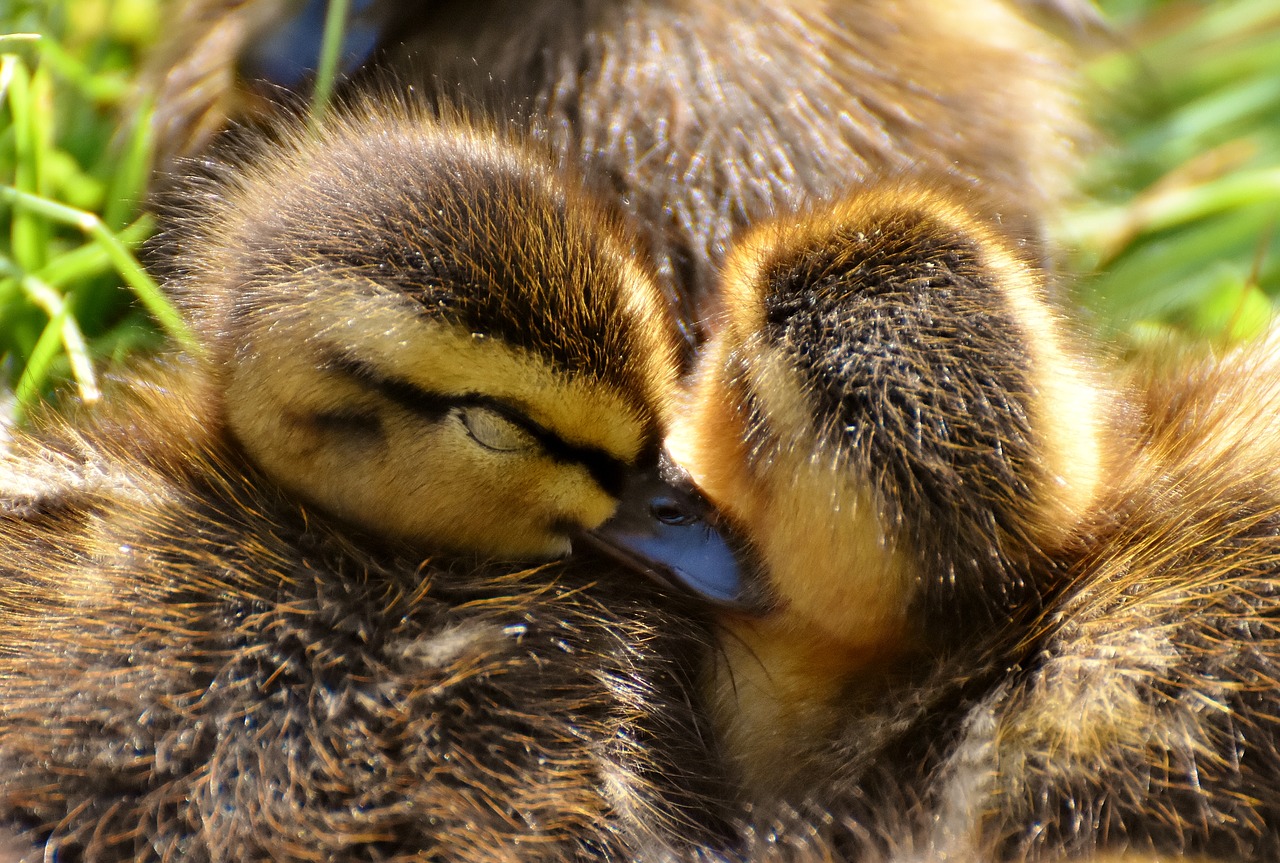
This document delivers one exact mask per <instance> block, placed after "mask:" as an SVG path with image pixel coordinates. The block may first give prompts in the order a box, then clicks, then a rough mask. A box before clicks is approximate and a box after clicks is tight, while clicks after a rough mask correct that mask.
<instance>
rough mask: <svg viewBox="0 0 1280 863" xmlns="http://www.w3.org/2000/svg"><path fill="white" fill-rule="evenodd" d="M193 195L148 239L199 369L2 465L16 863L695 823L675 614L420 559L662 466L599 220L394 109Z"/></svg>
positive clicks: (506, 156) (5, 701)
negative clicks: (166, 229)
mask: <svg viewBox="0 0 1280 863" xmlns="http://www.w3.org/2000/svg"><path fill="white" fill-rule="evenodd" d="M370 110H373V109H370ZM203 197H204V200H203V202H202V203H200V204H199V205H198V209H197V211H196V213H195V214H194V215H191V216H190V217H189V218H188V219H187V221H186V222H185V223H184V224H182V225H181V226H180V227H179V228H178V229H176V231H175V234H174V236H172V237H171V238H170V242H171V243H173V244H174V253H173V254H174V257H175V261H176V265H177V266H179V267H180V268H181V274H180V275H179V276H178V278H177V281H176V282H175V284H174V289H175V292H176V293H177V294H178V295H179V296H180V297H181V298H182V299H183V301H184V303H185V304H186V306H187V308H188V311H189V313H190V315H191V320H192V323H193V324H194V326H195V328H196V330H197V331H198V332H199V333H200V334H201V335H202V338H203V340H204V341H205V343H206V345H207V355H205V356H203V357H194V358H187V359H185V360H172V361H171V362H170V363H169V370H167V371H166V370H164V369H161V370H160V371H157V372H155V373H153V374H149V375H148V374H141V375H139V376H138V378H137V379H133V380H130V381H129V383H128V385H127V387H126V388H125V391H124V392H121V393H119V394H118V395H117V397H116V399H115V400H108V405H107V406H106V407H104V408H103V409H102V410H101V411H100V412H97V413H92V414H90V415H87V416H85V417H82V418H79V419H78V420H77V421H76V422H75V423H74V424H67V423H62V422H60V421H57V420H55V419H45V420H44V421H41V422H40V423H38V424H37V428H36V429H35V430H34V431H33V432H30V433H18V434H17V435H16V436H15V439H14V440H13V441H12V442H11V444H10V445H9V446H8V447H7V448H6V449H5V451H4V452H3V454H0V829H2V830H5V831H8V832H10V833H11V834H12V836H11V837H10V838H12V839H14V842H15V843H16V844H17V845H18V846H20V847H21V851H20V852H18V855H17V856H18V859H21V860H39V859H51V858H57V859H64V860H85V861H112V860H172V859H178V858H181V859H184V860H202V859H207V860H215V859H216V860H249V859H255V860H256V859H270V860H276V861H293V860H297V861H301V860H362V859H367V860H374V859H376V860H410V859H413V860H421V859H448V860H464V861H465V860H474V861H480V860H484V861H489V860H494V859H522V860H525V859H543V860H555V861H560V860H565V859H591V860H595V859H600V857H602V856H603V857H606V858H608V857H613V858H616V859H633V857H634V856H635V855H638V854H640V853H641V849H643V848H646V847H648V848H650V850H652V851H653V853H655V854H657V853H659V851H661V852H662V853H667V854H670V853H674V849H678V848H680V847H683V846H685V845H687V844H689V843H692V842H695V841H696V840H697V839H698V838H700V837H705V836H706V835H708V834H709V833H712V832H714V830H715V824H716V816H715V814H714V797H713V796H712V793H713V792H715V791H716V788H715V782H714V776H715V773H716V769H715V765H714V763H713V762H712V761H711V758H710V755H709V752H708V747H707V744H706V743H705V742H704V741H705V740H706V739H707V737H708V735H707V734H706V733H704V730H703V729H702V727H701V725H702V721H701V719H700V718H699V716H698V714H697V713H696V712H695V710H694V709H693V707H692V706H691V700H692V699H691V696H690V692H689V689H690V686H689V684H688V682H687V681H686V680H685V672H684V670H683V669H684V667H685V666H684V660H683V659H682V657H683V656H685V655H687V654H690V653H693V652H694V651H695V650H696V648H697V646H698V642H699V639H700V636H699V634H698V633H699V629H700V623H699V621H698V619H697V618H696V616H690V615H686V614H684V613H682V612H681V611H680V610H679V609H678V608H677V607H675V604H673V603H672V602H671V601H670V600H669V599H667V598H665V595H664V594H663V593H662V592H661V591H660V590H656V589H650V588H649V586H648V584H649V583H648V582H647V581H641V582H638V583H637V581H636V579H635V578H629V577H628V574H627V573H624V572H622V571H621V570H619V569H618V568H616V567H611V566H609V565H607V564H606V563H605V562H603V561H600V560H596V561H595V562H594V564H592V563H589V562H588V563H582V564H577V565H569V564H552V565H548V566H547V567H546V568H543V569H541V570H535V571H522V570H520V569H519V568H518V567H511V566H507V567H502V566H498V565H496V564H494V565H490V566H489V567H487V568H483V567H482V568H477V564H475V563H474V562H468V561H467V560H465V559H461V560H460V562H459V563H457V564H454V565H452V566H450V565H446V563H445V562H442V560H441V558H439V557H437V558H436V559H435V560H434V561H432V562H429V563H423V562H421V561H422V559H423V557H424V553H425V552H426V551H442V550H449V551H453V552H477V553H484V554H486V555H489V556H519V557H545V556H553V555H557V554H561V553H562V552H563V551H564V550H565V549H566V547H567V545H568V543H569V542H570V541H571V539H572V537H573V536H574V535H575V534H577V533H579V532H581V531H583V530H584V529H592V528H598V527H599V526H600V524H601V523H602V522H603V521H604V520H605V519H607V518H608V516H609V515H610V513H611V512H612V510H613V509H614V507H615V506H616V503H617V500H618V497H619V496H620V495H621V494H622V492H623V490H624V486H625V484H626V479H627V476H628V474H630V473H635V472H636V471H637V470H639V469H643V468H644V467H645V466H646V464H648V465H649V466H650V467H653V468H656V464H654V463H656V455H657V444H658V440H659V435H660V431H661V421H662V418H663V415H664V412H665V411H666V410H667V405H666V400H667V399H668V397H669V393H668V390H669V389H670V388H671V387H672V385H673V384H674V376H675V363H676V351H677V348H676V336H675V332H674V328H673V327H672V325H671V319H670V316H669V313H668V311H667V310H666V307H665V305H664V304H663V302H662V298H661V295H660V293H659V291H658V289H657V288H656V287H655V286H654V284H653V280H652V279H651V278H650V277H649V276H648V274H647V272H646V270H645V269H644V267H643V266H642V265H641V264H638V263H636V259H637V257H638V255H637V251H636V248H635V245H634V241H632V240H631V239H630V238H629V235H627V234H626V232H625V231H623V230H622V229H621V227H620V223H619V222H618V221H617V220H615V219H614V218H613V217H611V216H610V215H609V214H608V211H607V210H606V209H604V208H602V207H600V206H598V205H595V204H594V203H592V202H591V200H590V199H589V198H588V197H586V196H585V195H584V194H582V193H581V192H580V191H579V190H578V189H577V188H576V187H575V185H574V183H573V181H572V179H571V178H569V177H567V176H565V175H562V174H561V173H559V172H557V171H555V170H552V169H551V168H549V167H547V165H546V163H545V162H544V161H542V160H540V159H539V158H537V157H536V154H535V153H533V152H532V151H530V150H529V149H528V148H525V147H522V146H520V145H518V144H515V143H508V142H504V141H503V140H501V139H500V138H499V137H498V136H497V135H495V134H493V133H491V132H486V131H484V129H483V128H482V127H481V126H479V125H478V124H477V123H476V122H474V121H472V122H469V123H467V124H466V125H462V124H461V123H460V122H455V121H451V120H449V119H433V118H431V117H428V116H426V115H425V114H424V113H414V112H411V111H408V110H407V109H405V110H394V109H393V110H388V109H386V108H381V109H378V110H377V112H376V113H373V114H372V115H369V116H364V115H355V114H352V115H349V116H347V117H346V118H345V119H342V120H339V121H336V122H335V123H334V124H332V125H330V126H328V127H327V128H325V129H323V130H321V131H320V132H319V133H318V134H317V135H316V136H315V137H311V136H308V135H306V134H304V133H299V134H298V135H297V136H296V137H295V138H293V139H291V140H290V141H289V142H287V143H285V144H283V145H279V146H277V147H276V148H274V149H272V150H271V159H270V161H269V163H266V162H262V163H256V164H245V165H240V166H237V167H236V168H235V169H234V170H232V171H229V172H224V173H223V176H222V177H221V178H220V179H219V180H217V181H216V182H215V183H213V184H212V185H209V184H206V185H205V186H204V187H203ZM602 537H607V534H603V533H599V532H597V534H596V538H597V540H600V541H603V540H602V539H601V538H602ZM623 545H625V542H624V543H623ZM645 550H651V549H650V547H649V546H645ZM601 583H607V584H609V587H608V588H607V589H604V588H601V587H600V586H599V585H600V584H601ZM615 588H616V589H615Z"/></svg>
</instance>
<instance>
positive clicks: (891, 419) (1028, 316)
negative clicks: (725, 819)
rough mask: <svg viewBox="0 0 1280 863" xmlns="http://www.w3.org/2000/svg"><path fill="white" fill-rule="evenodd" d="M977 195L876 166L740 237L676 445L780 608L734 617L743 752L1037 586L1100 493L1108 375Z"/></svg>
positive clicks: (977, 626) (809, 719)
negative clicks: (882, 177)
mask: <svg viewBox="0 0 1280 863" xmlns="http://www.w3.org/2000/svg"><path fill="white" fill-rule="evenodd" d="M972 212H973V211H972V210H971V209H970V208H969V207H968V206H966V205H962V204H961V203H959V202H957V201H955V200H952V198H951V197H950V196H948V195H947V194H946V193H939V192H936V191H929V190H927V189H925V188H917V187H913V186H901V185H896V186H892V187H887V188H884V187H873V188H870V189H868V190H865V191H863V192H860V193H857V194H855V195H853V196H852V197H850V198H848V199H846V200H844V201H842V202H840V203H839V204H837V205H835V206H833V207H831V208H830V209H828V210H823V211H821V212H815V213H811V214H809V215H807V216H804V217H801V218H795V219H788V220H784V221H780V222H777V223H773V224H768V225H763V226H760V227H759V228H757V229H755V230H753V231H752V232H750V233H749V234H747V235H746V236H745V237H744V238H742V240H741V241H740V242H738V243H737V244H736V247H735V249H734V250H733V252H732V253H731V255H730V258H729V261H728V264H727V266H726V270H725V272H724V276H723V282H722V303H723V307H722V310H721V312H720V314H719V317H718V319H717V320H716V321H715V322H714V323H713V325H712V330H713V332H712V336H711V339H710V342H709V344H708V346H707V347H706V349H705V353H704V355H703V356H702V357H701V359H700V361H699V367H698V369H697V371H696V373H695V379H694V382H693V384H692V385H691V388H690V393H691V394H690V398H689V404H688V406H687V410H685V411H684V412H683V413H682V415H681V418H680V419H679V420H677V423H676V426H675V427H674V429H673V432H672V434H671V437H670V439H669V447H670V449H671V451H672V454H673V456H674V457H675V459H676V460H677V461H678V462H680V463H681V464H683V465H684V466H685V467H686V468H688V469H689V470H690V471H691V473H692V475H693V478H694V480H695V481H696V482H697V484H698V486H699V487H700V488H701V489H702V491H703V492H704V493H705V494H706V495H707V496H708V498H709V499H710V500H711V501H712V502H713V503H714V504H715V505H716V506H717V507H718V508H719V509H720V510H721V511H722V512H723V513H724V514H725V515H727V517H728V518H729V519H730V520H731V521H732V522H734V523H736V524H737V525H738V526H739V527H740V528H741V531H742V533H744V534H745V535H746V536H748V537H750V540H751V543H752V545H753V547H754V551H755V555H756V557H757V559H758V560H759V562H760V565H761V567H762V573H761V575H762V581H763V582H764V590H765V592H766V593H767V594H768V595H769V596H770V597H771V602H772V606H773V610H772V612H770V613H769V614H767V615H765V616H764V617H762V618H760V619H758V620H750V619H746V618H738V617H734V616H729V617H728V619H727V621H726V625H727V626H728V627H729V628H730V630H732V631H733V633H734V637H733V638H731V639H726V640H725V644H726V653H727V654H728V657H729V665H730V666H731V668H730V671H731V672H732V676H733V682H732V686H725V687H722V689H724V690H725V691H726V692H728V693H729V694H725V693H723V692H722V695H723V696H724V697H725V698H731V700H732V701H733V705H732V707H731V708H729V709H728V713H731V714H732V717H731V719H730V720H729V723H730V725H732V726H734V727H736V728H737V731H736V732H731V733H730V735H729V736H730V738H731V742H730V748H731V749H732V748H734V747H735V746H741V747H745V748H750V747H752V746H754V745H755V743H754V742H753V738H755V737H759V736H761V735H770V734H772V735H777V734H779V733H780V732H779V730H778V729H780V728H782V727H785V726H786V725H787V722H786V720H785V719H780V718H779V716H778V715H777V713H778V712H779V711H787V712H790V714H791V720H792V722H793V724H794V723H798V724H800V725H810V726H811V725H813V724H814V723H819V724H820V722H821V721H822V719H821V716H820V714H822V712H823V710H825V709H826V707H827V706H829V705H826V704H825V703H824V702H823V699H824V698H825V697H826V695H828V694H830V693H831V692H832V691H833V689H835V688H838V687H839V685H841V682H842V681H846V680H848V679H849V677H850V675H852V674H853V673H854V672H865V671H868V670H869V669H875V668H878V667H884V666H886V665H888V664H891V661H892V658H893V657H902V656H903V655H906V654H911V653H913V652H914V651H918V650H920V649H924V650H933V649H945V645H947V644H949V643H954V642H952V638H953V637H959V638H963V637H964V636H965V635H967V634H972V633H974V632H984V631H986V630H989V629H990V628H991V627H992V625H993V624H998V623H999V621H1000V620H1001V619H1002V618H1004V617H1007V616H1008V615H1009V614H1010V613H1011V611H1012V610H1015V609H1017V608H1018V607H1019V606H1020V605H1022V604H1031V603H1032V602H1033V600H1034V597H1035V595H1036V592H1037V591H1038V590H1040V589H1043V587H1044V585H1042V584H1038V583H1037V579H1038V578H1039V577H1040V572H1041V570H1040V568H1038V567H1037V566H1036V565H1035V564H1036V562H1037V561H1039V560H1041V559H1043V558H1045V557H1047V556H1048V555H1050V554H1052V552H1053V550H1054V549H1055V548H1060V547H1062V546H1063V545H1064V544H1065V543H1068V542H1069V541H1070V540H1071V537H1072V535H1073V531H1074V530H1076V528H1077V526H1078V525H1079V524H1080V522H1081V519H1082V518H1084V516H1085V515H1086V514H1087V513H1088V511H1089V509H1090V506H1091V503H1092V501H1093V500H1094V498H1095V496H1096V495H1097V494H1098V493H1099V487H1100V486H1101V484H1102V481H1103V474H1104V458H1103V452H1102V444H1101V435H1102V427H1103V424H1104V405H1103V402H1104V399H1103V395H1102V388H1101V385H1100V383H1099V382H1098V381H1097V380H1096V379H1095V376H1094V374H1093V372H1092V371H1091V366H1090V364H1089V362H1088V361H1087V360H1086V359H1085V358H1084V357H1083V355H1082V354H1081V353H1080V352H1079V351H1078V350H1077V349H1076V348H1075V347H1073V340H1072V339H1071V337H1070V334H1069V332H1068V331H1067V327H1065V326H1064V324H1063V323H1062V321H1061V320H1060V318H1059V317H1058V316H1057V315H1056V314H1055V312H1054V311H1053V309H1052V306H1051V304H1050V302H1049V301H1048V299H1047V297H1046V288H1045V284H1044V278H1043V276H1042V274H1041V273H1039V272H1038V271H1037V270H1036V269H1035V268H1034V267H1032V266H1031V265H1030V264H1028V263H1027V262H1026V261H1024V260H1023V259H1022V257H1021V256H1020V255H1019V254H1018V251H1017V248H1016V246H1015V245H1013V244H1011V243H1009V242H1007V241H1006V240H1004V239H1002V238H1001V237H999V236H998V235H997V234H996V233H995V232H994V231H993V230H992V229H991V228H989V227H988V226H987V223H986V221H985V220H984V219H982V218H978V217H975V216H974V215H972V214H971V213H972ZM735 650H737V651H739V653H741V654H743V655H742V656H740V657H739V658H740V659H741V662H737V661H735V658H734V651H735ZM757 666H758V668H757ZM753 669H754V670H753ZM753 676H755V677H757V678H759V679H758V680H756V681H755V683H753V682H752V680H751V678H752V677H753ZM753 686H754V687H755V688H756V689H757V690H759V692H758V693H757V694H758V695H759V696H760V697H759V699H757V700H758V701H763V702H771V703H772V704H773V708H771V710H763V711H762V710H761V709H757V708H753V707H752V706H751V705H749V704H747V702H748V701H750V700H751V699H752V698H754V697H755V696H753V695H751V694H749V693H751V692H752V689H753ZM805 705H808V706H807V707H806V706H805ZM753 710H754V711H755V713H754V714H753ZM806 710H809V711H810V713H809V714H807V715H800V714H804V712H805V711H806ZM735 735H736V738H737V740H736V743H735ZM793 742H794V739H793ZM776 766H777V765H776V764H774V765H770V766H769V767H768V768H767V769H762V770H760V771H759V775H760V776H761V777H763V778H765V779H766V780H767V777H768V776H769V772H770V771H771V770H773V769H774V768H775V767H776ZM775 775H776V774H775Z"/></svg>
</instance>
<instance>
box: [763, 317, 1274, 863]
mask: <svg viewBox="0 0 1280 863" xmlns="http://www.w3.org/2000/svg"><path fill="white" fill-rule="evenodd" d="M1129 377H1130V378H1131V379H1130V380H1129V381H1128V385H1129V387H1130V388H1131V390H1130V392H1131V394H1132V398H1133V404H1132V409H1133V415H1132V417H1131V419H1133V424H1132V426H1131V427H1130V428H1129V432H1130V434H1132V435H1133V437H1132V439H1131V440H1129V441H1128V444H1127V446H1128V450H1129V451H1128V453H1127V457H1126V458H1125V459H1123V460H1121V461H1120V462H1119V465H1118V470H1116V471H1115V472H1114V474H1112V475H1111V478H1110V481H1109V482H1108V484H1107V485H1108V487H1107V488H1106V490H1105V492H1104V493H1103V494H1102V495H1101V496H1100V498H1099V500H1098V502H1097V503H1096V504H1095V512H1094V513H1093V514H1092V515H1091V516H1090V517H1089V518H1088V520H1087V523H1086V525H1085V526H1084V529H1083V530H1082V531H1081V532H1080V537H1079V538H1078V540H1077V541H1076V542H1075V543H1074V544H1073V547H1071V548H1069V549H1067V550H1066V551H1065V553H1063V554H1062V555H1061V556H1060V558H1059V566H1060V569H1061V572H1062V573H1063V574H1062V577H1061V579H1060V580H1061V585H1062V586H1061V589H1060V590H1058V591H1057V592H1056V593H1055V594H1054V595H1053V596H1051V597H1049V598H1048V599H1047V600H1046V602H1045V603H1044V606H1043V609H1042V611H1040V613H1039V614H1037V615H1036V616H1035V617H1034V619H1033V620H1032V621H1031V625H1029V626H1022V627H1018V628H1015V629H1012V630H1007V631H1006V632H1004V633H1002V634H1001V635H1000V637H997V638H996V639H994V640H993V643H994V644H996V645H997V646H998V648H999V649H998V650H996V649H992V650H990V651H989V652H988V655H987V656H986V657H979V660H978V661H975V657H974V656H973V655H972V654H960V653H957V654H953V655H951V656H949V657H946V658H945V659H944V661H942V662H939V663H937V664H936V665H935V667H934V668H933V669H931V671H930V672H929V674H927V675H925V676H924V677H923V679H922V682H921V683H920V685H919V686H917V687H915V688H914V689H910V690H907V689H904V690H900V691H897V692H894V693H891V695H890V697H889V698H886V699H885V700H884V701H883V702H882V703H880V704H878V705H876V706H875V708H874V709H873V710H864V711H860V712H859V713H853V712H851V713H850V714H849V717H848V718H850V720H851V721H850V723H849V724H848V726H847V727H844V728H842V729H840V731H839V732H838V733H837V734H836V735H833V737H834V739H833V741H832V742H830V744H829V746H828V747H827V748H826V749H825V751H824V752H823V753H822V757H823V758H824V759H825V760H826V763H827V764H828V765H830V766H831V768H832V769H830V770H828V771H824V772H822V773H815V774H813V775H814V777H815V778H816V780H817V781H815V782H811V783H810V785H809V786H808V788H806V789H805V793H804V794H803V795H800V798H798V799H803V802H802V803H799V804H796V806H795V807H794V808H791V807H786V806H784V807H782V809H781V810H780V811H781V815H780V816H778V818H777V820H776V822H773V823H771V822H770V821H769V819H768V818H765V819H764V820H763V821H762V822H761V823H760V824H759V825H758V827H757V831H756V833H755V835H754V840H755V843H756V844H757V846H758V847H757V848H756V849H754V851H753V854H752V859H788V860H809V859H813V860H829V859H832V857H833V856H835V857H837V858H838V859H856V860H884V859H891V860H921V859H927V860H955V859H959V860H972V861H1003V860H1028V861H1039V860H1062V859H1086V860H1108V861H1111V860H1123V861H1135V863H1136V861H1142V863H1150V861H1158V860H1170V859H1179V860H1195V861H1210V860H1214V861H1226V860H1231V861H1258V863H1262V861H1271V860H1275V859H1277V856H1278V855H1280V828H1278V827H1277V825H1280V755H1278V754H1277V753H1278V752H1280V739H1277V738H1278V737H1280V734H1278V732H1277V727H1280V694H1278V693H1280V686H1278V685H1277V683H1278V681H1280V633H1278V630H1277V626H1276V619H1277V609H1280V494H1278V493H1277V488H1278V487H1280V486H1278V484H1277V482H1276V480H1277V467H1276V465H1277V459H1276V448H1277V443H1276V441H1277V434H1278V433H1280V425H1278V424H1277V417H1280V333H1277V332H1273V333H1272V334H1271V335H1270V336H1269V337H1267V339H1265V340H1263V341H1261V342H1259V343H1255V344H1252V345H1245V346H1242V347H1240V348H1238V349H1236V350H1235V351H1234V352H1233V353H1232V354H1230V355H1228V356H1226V357H1225V358H1213V357H1209V358H1195V359H1189V360H1188V359H1183V360H1180V361H1175V362H1169V361H1168V360H1167V359H1166V360H1165V361H1163V362H1159V363H1155V362H1153V363H1151V365H1150V367H1146V368H1140V369H1137V370H1134V371H1131V372H1130V373H1129ZM1002 640H1003V641H1004V642H1005V643H1003V644H1000V643H999V642H1000V641H1002ZM984 660H985V661H984ZM877 713H878V715H876V714H877ZM793 802H794V800H793ZM774 811H779V810H776V809H775V810H774ZM778 837H785V839H784V840H782V841H781V842H780V840H779V838H778ZM783 843H785V847H786V848H787V849H788V850H787V852H786V854H784V855H782V856H779V854H778V850H779V849H778V845H779V844H783ZM787 854H789V855H792V856H786V855H787Z"/></svg>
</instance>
